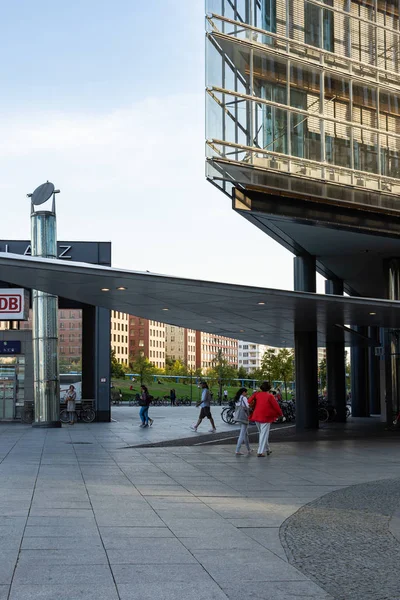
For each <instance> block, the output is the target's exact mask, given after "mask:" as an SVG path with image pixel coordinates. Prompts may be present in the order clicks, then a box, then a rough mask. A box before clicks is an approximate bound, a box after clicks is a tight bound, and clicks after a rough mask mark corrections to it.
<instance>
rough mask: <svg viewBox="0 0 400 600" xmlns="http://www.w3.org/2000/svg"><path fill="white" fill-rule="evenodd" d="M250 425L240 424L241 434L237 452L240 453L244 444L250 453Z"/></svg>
mask: <svg viewBox="0 0 400 600" xmlns="http://www.w3.org/2000/svg"><path fill="white" fill-rule="evenodd" d="M248 430H249V424H248V423H241V424H240V434H239V439H238V441H237V444H236V452H240V446H241V445H242V444H243V443H244V444H246V448H247V450H248V451H250V442H249V431H248Z"/></svg>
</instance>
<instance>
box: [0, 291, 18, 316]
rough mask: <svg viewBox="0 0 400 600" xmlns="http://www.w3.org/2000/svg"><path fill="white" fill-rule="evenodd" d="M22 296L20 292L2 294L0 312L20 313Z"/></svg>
mask: <svg viewBox="0 0 400 600" xmlns="http://www.w3.org/2000/svg"><path fill="white" fill-rule="evenodd" d="M21 305H22V296H20V294H16V295H11V294H4V295H3V296H0V313H4V312H9V313H14V314H15V313H19V312H21Z"/></svg>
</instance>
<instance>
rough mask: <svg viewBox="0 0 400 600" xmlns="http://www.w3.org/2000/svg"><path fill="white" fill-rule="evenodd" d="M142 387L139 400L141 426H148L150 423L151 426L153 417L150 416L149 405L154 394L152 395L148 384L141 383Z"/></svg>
mask: <svg viewBox="0 0 400 600" xmlns="http://www.w3.org/2000/svg"><path fill="white" fill-rule="evenodd" d="M140 389H141V395H140V400H139V405H140V411H139V416H140V419H141V421H142V423H141V425H140V427H148V426H149V425H150V427H151V426H152V425H153V419H150V417H149V406H150V404H151V401H152V400H153V396H150V394H149V390H148V389H147V386H145V385H141V386H140Z"/></svg>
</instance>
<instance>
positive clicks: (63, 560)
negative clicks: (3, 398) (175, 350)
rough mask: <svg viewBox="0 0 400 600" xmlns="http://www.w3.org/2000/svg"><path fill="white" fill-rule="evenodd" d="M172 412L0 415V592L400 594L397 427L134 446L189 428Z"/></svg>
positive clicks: (285, 599)
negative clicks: (149, 416)
mask: <svg viewBox="0 0 400 600" xmlns="http://www.w3.org/2000/svg"><path fill="white" fill-rule="evenodd" d="M118 408H120V407H117V409H118ZM173 410H174V409H165V408H162V407H160V408H159V409H154V410H153V416H154V417H155V424H154V426H153V428H152V431H147V430H144V431H142V430H140V429H139V428H138V427H137V425H138V422H137V421H136V422H135V424H134V425H133V419H132V418H131V417H130V416H129V415H132V417H133V415H134V413H135V411H136V412H137V409H135V408H132V409H131V413H128V409H127V408H126V409H125V408H120V410H119V411H118V410H115V411H113V416H114V418H115V419H116V421H117V422H113V423H110V424H103V423H99V424H91V425H83V424H78V425H76V426H73V427H70V426H64V427H63V428H62V429H61V430H38V429H32V428H31V427H29V426H24V425H15V424H10V425H4V424H3V425H1V426H0V460H1V463H0V481H1V485H0V538H1V543H0V554H1V559H0V599H1V600H5V599H8V600H28V599H29V600H39V599H40V600H50V599H51V600H54V599H58V600H67V599H68V600H75V599H76V600H78V599H79V600H103V599H104V600H117V599H120V600H150V599H152V600H153V599H155V598H157V600H178V599H184V600H192V599H193V600H194V599H196V600H226V599H230V600H243V599H252V600H270V599H271V600H272V599H273V600H289V599H291V600H293V599H302V600H304V599H310V600H311V599H313V600H328V599H333V598H334V599H343V600H353V599H357V600H358V599H361V598H363V600H365V599H366V600H378V598H379V599H390V600H395V599H398V598H400V584H397V580H398V578H397V576H396V566H397V565H396V562H395V561H396V557H397V556H398V554H399V549H400V544H399V542H398V532H399V531H400V527H399V522H400V517H399V516H398V514H397V511H398V508H399V502H400V483H399V481H400V444H399V440H397V439H396V438H395V437H390V438H388V439H385V438H373V439H371V440H365V439H364V440H363V439H356V440H335V441H331V440H323V441H314V440H313V441H310V442H307V441H301V442H293V441H288V442H286V441H284V442H275V443H273V436H274V433H272V436H271V439H272V449H273V453H272V455H271V456H269V457H266V458H263V459H260V458H257V457H255V456H251V457H247V456H241V457H236V456H235V455H234V446H232V445H218V446H214V445H212V444H202V445H198V446H195V445H192V446H181V447H179V446H177V447H156V448H138V447H136V448H135V447H132V446H135V445H136V446H137V445H139V444H141V442H142V438H147V439H148V440H150V441H151V440H153V441H157V440H158V441H159V438H160V437H162V436H165V435H166V431H169V435H170V436H173V435H175V436H176V435H177V431H180V432H181V435H183V436H185V437H186V436H187V431H186V427H187V426H188V423H189V424H190V422H192V421H191V416H192V415H191V414H190V413H189V412H186V413H184V411H185V410H186V411H187V410H188V409H187V408H178V409H176V411H177V412H175V414H174V415H173V413H172V411H173ZM190 410H191V409H189V411H190ZM192 412H193V413H195V411H192ZM215 412H217V411H215ZM124 415H128V417H126V416H125V417H124ZM162 417H164V418H162ZM162 421H164V424H163V426H162V427H161V422H162ZM218 425H219V422H218ZM161 429H163V431H161ZM182 432H183V433H182ZM193 435H195V436H196V435H197V434H193ZM210 437H211V436H210ZM371 569H373V572H371ZM389 570H390V577H388V575H389ZM366 574H368V578H369V579H368V581H367V582H366V584H365V585H364V586H363V587H361V588H360V582H361V581H362V580H363V575H366ZM374 581H375V583H374Z"/></svg>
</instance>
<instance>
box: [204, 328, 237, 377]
mask: <svg viewBox="0 0 400 600" xmlns="http://www.w3.org/2000/svg"><path fill="white" fill-rule="evenodd" d="M219 350H221V352H222V354H223V356H224V358H225V359H226V360H227V362H228V363H229V364H230V365H232V367H234V368H235V369H237V367H238V340H233V339H231V338H227V337H224V336H222V335H216V334H214V333H205V332H204V331H196V369H202V371H203V373H204V374H206V373H207V371H208V370H210V369H212V368H213V367H214V363H215V358H216V356H217V354H218V351H219Z"/></svg>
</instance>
